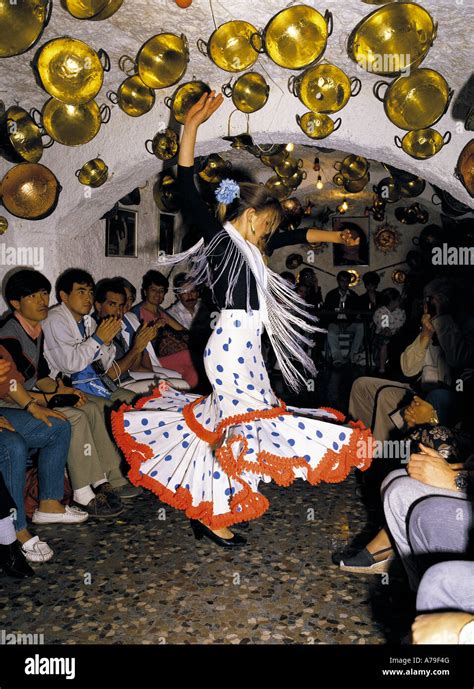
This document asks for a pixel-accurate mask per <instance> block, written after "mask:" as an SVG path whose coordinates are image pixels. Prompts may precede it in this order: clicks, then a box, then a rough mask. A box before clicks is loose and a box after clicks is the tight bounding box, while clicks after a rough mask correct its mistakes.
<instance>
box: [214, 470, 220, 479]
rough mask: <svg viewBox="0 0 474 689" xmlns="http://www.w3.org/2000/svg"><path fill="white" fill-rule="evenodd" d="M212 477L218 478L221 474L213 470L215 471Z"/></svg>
mask: <svg viewBox="0 0 474 689" xmlns="http://www.w3.org/2000/svg"><path fill="white" fill-rule="evenodd" d="M212 477H213V478H215V479H218V478H220V477H221V475H220V474H219V472H218V471H215V472H214V473H213V474H212Z"/></svg>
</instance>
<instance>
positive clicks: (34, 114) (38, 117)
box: [30, 108, 43, 129]
mask: <svg viewBox="0 0 474 689" xmlns="http://www.w3.org/2000/svg"><path fill="white" fill-rule="evenodd" d="M30 117H31V119H32V120H33V122H34V123H35V124H36V126H37V127H39V128H40V129H43V115H42V114H41V112H40V111H39V110H38V108H31V110H30Z"/></svg>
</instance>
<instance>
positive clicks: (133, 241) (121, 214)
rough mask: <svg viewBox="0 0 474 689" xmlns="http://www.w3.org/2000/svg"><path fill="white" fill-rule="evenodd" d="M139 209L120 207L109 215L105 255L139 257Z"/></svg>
mask: <svg viewBox="0 0 474 689" xmlns="http://www.w3.org/2000/svg"><path fill="white" fill-rule="evenodd" d="M137 225H138V211H131V210H128V209H127V210H125V209H124V208H119V209H118V210H117V211H116V212H115V213H114V214H113V215H111V216H108V217H107V219H106V225H105V255H106V256H109V257H112V256H114V257H117V258H136V257H137Z"/></svg>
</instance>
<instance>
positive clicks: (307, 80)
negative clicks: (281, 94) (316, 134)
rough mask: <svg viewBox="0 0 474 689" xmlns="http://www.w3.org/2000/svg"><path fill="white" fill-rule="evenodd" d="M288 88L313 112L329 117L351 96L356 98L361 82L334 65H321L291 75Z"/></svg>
mask: <svg viewBox="0 0 474 689" xmlns="http://www.w3.org/2000/svg"><path fill="white" fill-rule="evenodd" d="M288 88H289V90H290V91H291V93H293V95H294V96H296V97H297V98H299V99H300V101H301V102H302V103H303V105H306V107H307V108H309V109H310V110H312V111H313V112H322V113H325V114H326V115H329V114H331V113H334V112H338V110H342V108H343V107H344V106H345V105H346V104H347V101H348V100H349V98H350V97H351V96H357V95H358V94H359V93H360V90H361V88H362V82H361V80H360V79H359V78H358V77H351V78H349V77H348V76H347V75H346V74H345V73H344V72H343V71H342V69H339V67H336V65H331V64H321V65H316V66H315V67H308V69H306V70H305V71H304V72H303V73H302V74H301V75H299V76H295V75H293V74H292V75H291V77H290V78H289V79H288Z"/></svg>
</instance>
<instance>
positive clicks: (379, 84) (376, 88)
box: [374, 81, 390, 103]
mask: <svg viewBox="0 0 474 689" xmlns="http://www.w3.org/2000/svg"><path fill="white" fill-rule="evenodd" d="M382 86H390V84H389V83H388V81H376V82H375V84H374V96H375V97H376V98H377V100H379V101H380V102H381V103H383V102H384V100H385V96H381V95H380V89H381V88H382ZM385 95H386V93H385Z"/></svg>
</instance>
